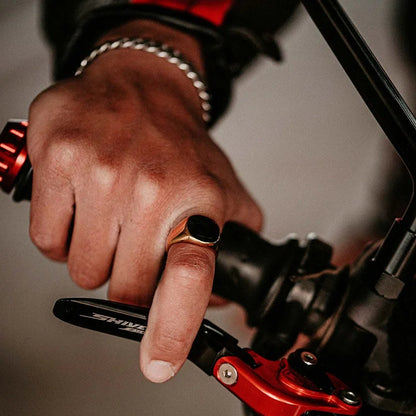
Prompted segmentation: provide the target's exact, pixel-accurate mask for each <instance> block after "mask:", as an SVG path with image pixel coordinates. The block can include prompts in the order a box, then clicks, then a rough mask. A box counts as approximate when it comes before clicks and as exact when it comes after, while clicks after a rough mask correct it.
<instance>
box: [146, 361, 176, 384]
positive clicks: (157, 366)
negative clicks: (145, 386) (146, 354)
mask: <svg viewBox="0 0 416 416" xmlns="http://www.w3.org/2000/svg"><path fill="white" fill-rule="evenodd" d="M143 374H144V375H145V377H146V378H148V379H149V380H150V381H152V382H153V383H163V382H165V381H168V380H169V379H171V378H172V377H173V376H174V375H175V371H173V366H172V364H171V363H168V362H166V361H160V360H152V361H150V362H149V364H147V365H146V366H145V368H144V369H143Z"/></svg>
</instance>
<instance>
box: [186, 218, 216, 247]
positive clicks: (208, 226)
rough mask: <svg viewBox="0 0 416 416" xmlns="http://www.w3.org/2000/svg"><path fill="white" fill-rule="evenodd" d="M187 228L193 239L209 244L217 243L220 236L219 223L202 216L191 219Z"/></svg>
mask: <svg viewBox="0 0 416 416" xmlns="http://www.w3.org/2000/svg"><path fill="white" fill-rule="evenodd" d="M187 227H188V231H189V233H190V234H191V235H192V237H195V238H196V239H198V240H201V241H204V242H207V243H215V242H216V241H217V240H218V238H219V236H220V228H219V227H218V225H217V223H216V222H215V221H213V220H211V219H210V218H207V217H204V216H202V215H193V216H192V217H189V218H188V223H187Z"/></svg>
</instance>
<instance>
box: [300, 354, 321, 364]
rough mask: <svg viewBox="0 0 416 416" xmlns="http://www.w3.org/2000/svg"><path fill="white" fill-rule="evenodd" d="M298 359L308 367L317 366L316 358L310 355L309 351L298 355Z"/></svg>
mask: <svg viewBox="0 0 416 416" xmlns="http://www.w3.org/2000/svg"><path fill="white" fill-rule="evenodd" d="M300 358H301V359H302V361H303V363H304V364H306V365H308V366H313V365H316V364H318V358H317V357H316V355H315V354H312V353H311V352H309V351H303V352H302V353H301V354H300Z"/></svg>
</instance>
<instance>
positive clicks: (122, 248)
mask: <svg viewBox="0 0 416 416" xmlns="http://www.w3.org/2000/svg"><path fill="white" fill-rule="evenodd" d="M147 218H149V216H143V217H142V220H140V219H139V220H138V221H133V220H130V221H126V222H125V223H123V224H122V229H121V233H120V237H119V241H118V244H117V251H116V255H115V258H114V264H113V270H112V274H111V279H110V284H109V290H108V297H109V299H111V300H113V301H117V302H122V303H129V304H135V305H142V306H150V304H151V300H152V298H153V294H154V292H155V289H156V285H157V280H158V277H159V276H160V271H161V265H162V261H163V257H164V253H165V250H164V240H163V236H164V235H165V233H163V232H162V231H160V230H159V227H160V225H159V222H158V223H157V224H153V223H150V222H149V223H147V222H146V221H145V219H147Z"/></svg>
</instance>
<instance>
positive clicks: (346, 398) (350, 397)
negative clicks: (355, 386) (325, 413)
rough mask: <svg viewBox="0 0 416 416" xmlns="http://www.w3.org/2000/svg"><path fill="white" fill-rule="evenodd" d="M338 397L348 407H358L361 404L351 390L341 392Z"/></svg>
mask: <svg viewBox="0 0 416 416" xmlns="http://www.w3.org/2000/svg"><path fill="white" fill-rule="evenodd" d="M338 395H339V398H340V399H341V400H342V401H343V402H344V403H345V404H349V405H350V406H358V405H359V404H360V403H361V400H360V398H359V397H358V395H357V394H356V393H354V392H353V391H351V390H341V391H340V392H339V394H338Z"/></svg>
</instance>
